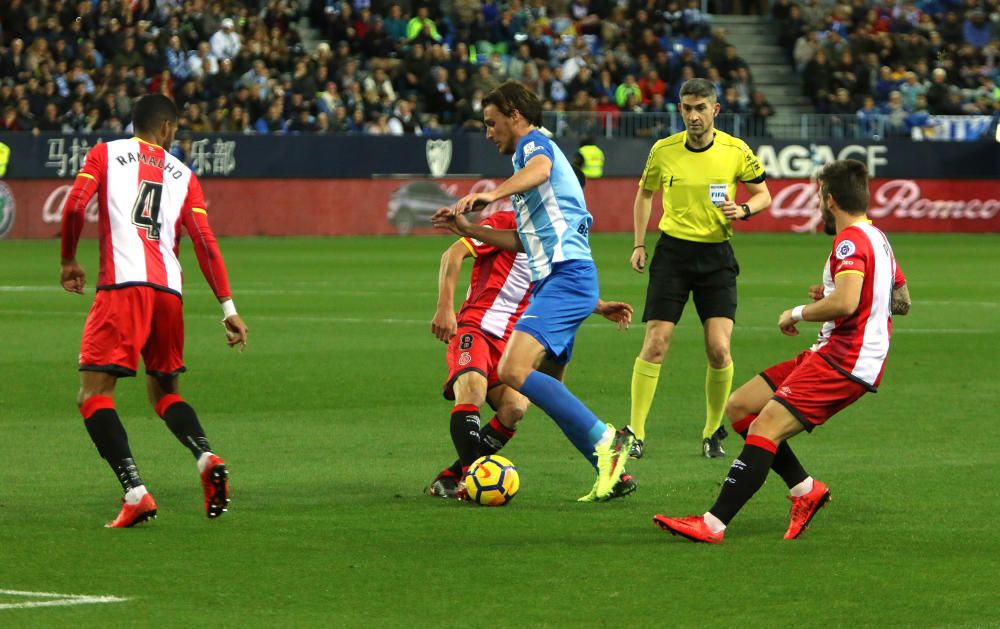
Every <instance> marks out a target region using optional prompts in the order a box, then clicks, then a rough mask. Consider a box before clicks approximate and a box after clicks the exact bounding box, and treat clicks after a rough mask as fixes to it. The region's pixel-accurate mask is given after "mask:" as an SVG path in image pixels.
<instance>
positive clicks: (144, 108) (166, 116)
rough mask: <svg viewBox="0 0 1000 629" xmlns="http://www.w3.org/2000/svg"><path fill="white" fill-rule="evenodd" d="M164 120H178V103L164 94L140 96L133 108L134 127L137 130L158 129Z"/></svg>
mask: <svg viewBox="0 0 1000 629" xmlns="http://www.w3.org/2000/svg"><path fill="white" fill-rule="evenodd" d="M164 121H169V122H177V105H175V104H174V101H172V100H170V99H169V98H167V97H166V96H164V95H163V94H147V95H145V96H141V97H139V99H138V100H136V101H135V107H133V108H132V128H134V129H135V130H136V131H156V129H157V127H159V126H160V125H161V124H163V122H164Z"/></svg>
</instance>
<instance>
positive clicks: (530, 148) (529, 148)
mask: <svg viewBox="0 0 1000 629" xmlns="http://www.w3.org/2000/svg"><path fill="white" fill-rule="evenodd" d="M540 150H542V147H541V146H539V145H537V144H535V143H534V142H533V141H532V142H528V143H527V144H525V145H524V156H525V157H527V156H529V155H531V154H532V153H534V152H535V151H540Z"/></svg>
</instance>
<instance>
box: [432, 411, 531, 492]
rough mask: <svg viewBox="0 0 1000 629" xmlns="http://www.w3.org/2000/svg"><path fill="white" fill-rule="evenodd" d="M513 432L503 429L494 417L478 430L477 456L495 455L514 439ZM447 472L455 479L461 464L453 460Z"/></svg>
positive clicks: (459, 471)
mask: <svg viewBox="0 0 1000 629" xmlns="http://www.w3.org/2000/svg"><path fill="white" fill-rule="evenodd" d="M514 434H515V431H513V430H511V429H510V428H507V427H505V426H504V425H503V424H501V423H500V420H499V419H497V416H496V415H494V416H493V419H491V420H490V423H488V424H486V425H485V426H483V427H482V428H481V429H480V430H479V455H480V456H486V455H487V454H496V453H497V452H499V451H500V450H502V449H503V447H504V446H505V445H507V442H508V441H510V440H511V439H513V438H514ZM448 471H449V472H451V473H452V474H454V475H455V476H456V477H459V478H460V477H461V476H462V462H461V461H459V460H457V459H456V460H455V462H454V463H452V464H451V465H450V466H449V467H448Z"/></svg>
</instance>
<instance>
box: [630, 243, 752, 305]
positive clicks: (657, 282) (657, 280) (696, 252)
mask: <svg viewBox="0 0 1000 629" xmlns="http://www.w3.org/2000/svg"><path fill="white" fill-rule="evenodd" d="M739 274H740V265H739V264H738V263H737V262H736V256H735V255H734V254H733V248H732V246H731V245H730V244H729V242H728V241H726V242H692V241H690V240H681V239H680V238H674V237H672V236H668V235H666V234H662V233H661V234H660V239H659V240H658V241H657V242H656V250H655V251H654V252H653V259H652V260H651V261H650V263H649V288H648V289H647V290H646V310H645V311H644V312H643V313H642V320H643V321H651V320H652V321H670V322H672V323H677V322H678V321H680V319H681V314H682V313H683V312H684V305H685V304H686V303H687V300H688V297H689V295H690V294H691V293H694V305H695V307H696V308H697V309H698V316H699V317H701V320H702V321H703V322H704V321H705V319H709V318H711V317H725V318H727V319H732V320H733V321H735V320H736V276H737V275H739Z"/></svg>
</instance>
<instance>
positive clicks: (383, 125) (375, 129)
mask: <svg viewBox="0 0 1000 629" xmlns="http://www.w3.org/2000/svg"><path fill="white" fill-rule="evenodd" d="M365 133H367V134H368V135H396V134H394V133H393V132H392V129H391V128H390V125H389V115H388V114H386V113H379V114H378V115H377V116H375V120H373V121H372V122H371V123H370V124H369V125H368V126H367V127H365Z"/></svg>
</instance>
